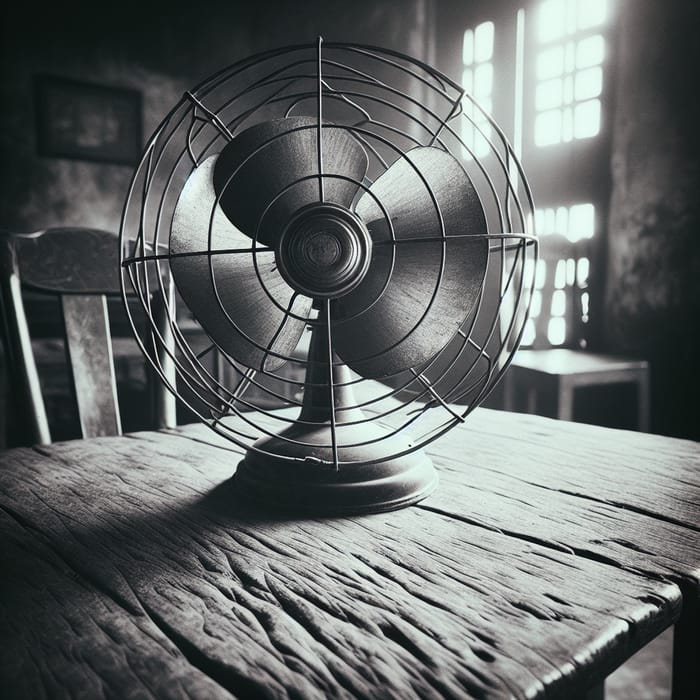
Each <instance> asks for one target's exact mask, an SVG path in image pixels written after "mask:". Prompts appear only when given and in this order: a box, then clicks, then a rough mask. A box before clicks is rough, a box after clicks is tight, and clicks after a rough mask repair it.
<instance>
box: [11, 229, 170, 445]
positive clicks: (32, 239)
mask: <svg viewBox="0 0 700 700" xmlns="http://www.w3.org/2000/svg"><path fill="white" fill-rule="evenodd" d="M119 278H120V275H119V239H118V236H117V235H116V234H114V233H112V232H109V231H102V230H98V229H89V228H52V229H46V230H44V231H38V232H35V233H30V234H11V233H0V307H1V310H2V317H3V337H4V340H5V354H6V358H7V365H8V370H9V371H8V375H9V376H8V379H9V385H10V396H11V400H12V404H11V405H10V407H9V409H10V411H11V412H12V416H11V417H12V419H13V422H14V424H15V430H16V431H19V432H23V433H24V435H22V436H8V437H9V438H10V440H9V441H11V442H15V443H19V444H21V443H25V444H31V443H39V444H47V443H49V442H51V433H50V430H49V424H48V420H47V414H46V409H45V405H44V401H43V398H42V393H41V387H40V384H39V375H38V372H37V366H36V361H35V357H34V353H33V350H32V343H31V339H30V335H29V326H28V323H27V317H26V312H25V305H24V301H23V290H27V289H31V290H33V291H35V292H40V293H45V294H49V295H53V296H57V297H58V298H59V299H60V304H61V309H62V314H63V327H64V331H65V346H66V351H67V359H68V365H69V369H70V373H71V378H72V382H71V384H72V388H73V390H74V395H75V401H76V404H77V407H78V416H79V422H80V429H81V433H82V436H83V437H96V436H100V435H120V434H121V417H120V413H119V404H118V400H117V389H116V377H115V369H114V362H113V356H112V343H111V337H110V327H109V319H108V312H107V301H106V297H107V296H112V295H119V294H120V293H121V292H120V282H119ZM167 299H168V302H167V303H161V306H160V307H159V311H158V314H157V317H158V326H159V332H161V334H162V335H163V337H164V338H167V339H169V342H170V349H171V348H172V343H171V338H172V334H171V332H170V324H169V323H168V322H167V321H168V314H172V313H174V309H173V303H174V294H173V290H172V281H170V282H169V289H168V291H167ZM153 301H154V304H155V303H157V302H158V300H157V299H156V296H155V295H154V300H153ZM161 301H162V296H161ZM163 307H167V308H163ZM154 353H155V351H154ZM154 358H155V359H156V361H157V362H158V363H160V367H161V369H163V371H164V372H165V374H166V376H168V377H169V378H171V381H172V382H173V384H174V364H173V361H172V355H170V354H169V353H168V352H163V351H161V352H160V353H159V354H158V355H155V354H154ZM156 386H157V387H158V389H157V390H156V391H157V392H158V394H159V395H157V396H156V397H154V398H155V402H154V413H155V415H154V423H155V425H156V426H157V427H171V426H174V425H175V399H174V397H173V396H172V394H170V392H168V391H167V390H166V389H165V387H164V386H163V384H162V383H160V382H157V383H156ZM13 437H14V440H13Z"/></svg>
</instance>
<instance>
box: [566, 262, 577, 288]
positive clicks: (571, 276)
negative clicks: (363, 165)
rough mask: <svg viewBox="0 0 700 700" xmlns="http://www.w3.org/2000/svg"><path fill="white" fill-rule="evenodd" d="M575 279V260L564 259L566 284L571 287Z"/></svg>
mask: <svg viewBox="0 0 700 700" xmlns="http://www.w3.org/2000/svg"><path fill="white" fill-rule="evenodd" d="M575 281H576V261H575V260H574V259H573V258H569V259H568V260H567V261H566V286H567V287H573V286H574V282H575Z"/></svg>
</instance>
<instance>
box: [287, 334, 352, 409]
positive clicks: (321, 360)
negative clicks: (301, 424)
mask: <svg viewBox="0 0 700 700" xmlns="http://www.w3.org/2000/svg"><path fill="white" fill-rule="evenodd" d="M332 376H333V392H332V393H331V384H330V377H331V372H329V368H328V344H327V341H326V338H325V333H324V329H323V328H322V327H321V326H315V327H314V329H313V332H312V334H311V341H310V343H309V355H308V362H307V369H306V379H305V381H304V398H303V401H302V406H301V413H300V414H299V420H300V421H307V422H309V423H328V422H330V421H331V417H332V415H333V411H335V418H336V420H338V421H340V420H342V421H351V420H362V419H363V418H364V414H363V413H362V411H361V410H360V409H359V408H357V401H356V400H355V396H354V394H353V390H352V384H350V382H352V381H353V379H352V374H351V373H350V370H349V369H348V367H347V366H346V365H344V364H343V363H342V362H341V360H340V358H339V357H338V356H337V355H335V354H334V355H333V367H332Z"/></svg>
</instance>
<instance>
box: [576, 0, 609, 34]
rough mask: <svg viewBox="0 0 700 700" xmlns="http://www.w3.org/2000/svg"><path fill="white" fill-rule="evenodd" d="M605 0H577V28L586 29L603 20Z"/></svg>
mask: <svg viewBox="0 0 700 700" xmlns="http://www.w3.org/2000/svg"><path fill="white" fill-rule="evenodd" d="M605 5H606V2H605V0H578V18H577V19H578V22H577V24H578V28H579V29H587V28H588V27H595V26H596V25H598V24H602V23H603V22H605V15H606V7H605Z"/></svg>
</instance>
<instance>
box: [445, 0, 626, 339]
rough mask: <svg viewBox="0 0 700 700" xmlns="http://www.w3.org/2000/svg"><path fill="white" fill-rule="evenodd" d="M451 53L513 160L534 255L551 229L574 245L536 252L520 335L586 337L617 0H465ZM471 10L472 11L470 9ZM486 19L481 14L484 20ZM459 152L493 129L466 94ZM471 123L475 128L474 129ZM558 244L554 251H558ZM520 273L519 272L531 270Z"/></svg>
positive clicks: (479, 153) (479, 147)
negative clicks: (519, 167) (527, 192)
mask: <svg viewBox="0 0 700 700" xmlns="http://www.w3.org/2000/svg"><path fill="white" fill-rule="evenodd" d="M468 5H469V8H468V9H465V14H464V17H465V20H464V24H463V26H464V27H469V28H468V29H467V30H466V31H464V32H463V33H462V32H459V34H458V36H460V38H461V40H462V47H461V48H462V55H461V62H460V56H459V54H458V53H457V54H456V55H455V56H454V61H455V64H456V65H455V69H457V70H459V69H461V71H462V85H463V87H464V89H465V92H466V93H467V94H469V95H470V96H471V97H472V98H473V100H474V101H475V102H476V103H477V104H479V105H480V106H481V107H482V108H483V109H484V111H486V112H487V113H488V114H489V115H490V116H493V118H494V119H495V120H496V122H497V123H498V125H499V127H501V128H502V129H503V130H504V132H505V133H506V136H507V137H508V138H509V140H510V142H511V144H512V145H513V148H514V152H515V154H516V155H517V157H518V158H519V159H520V160H521V161H522V163H523V167H524V170H525V174H526V176H527V179H528V182H529V184H530V186H531V188H532V192H533V196H534V201H535V204H536V209H535V221H534V222H533V223H534V225H535V230H536V231H537V233H538V234H539V236H540V237H541V245H542V251H543V257H545V255H544V251H545V246H547V244H548V243H547V238H548V235H549V234H554V233H558V234H561V235H563V236H564V237H565V238H567V239H568V241H570V242H571V243H572V244H575V245H572V248H571V251H566V250H565V249H564V248H565V247H562V250H561V251H559V243H558V242H555V241H554V240H553V239H550V241H551V242H552V245H553V246H554V248H550V249H549V250H550V251H551V250H557V251H558V252H556V253H552V252H549V254H548V255H546V257H547V260H540V261H539V263H538V266H537V268H536V269H533V270H531V271H530V272H531V273H532V272H534V273H536V274H535V290H534V294H533V298H532V304H531V318H530V320H529V321H528V323H527V326H526V328H525V329H524V336H523V338H522V344H523V345H524V346H526V347H527V346H530V347H536V348H543V347H548V346H563V345H572V346H576V347H585V346H586V344H590V342H594V341H595V340H596V337H597V334H599V333H600V332H601V329H600V327H599V325H598V324H599V319H600V318H601V314H600V306H601V305H602V303H603V302H602V299H601V295H600V293H598V290H597V289H595V288H593V289H591V288H590V287H589V271H590V272H591V274H592V275H593V278H594V279H600V276H599V272H598V269H599V266H598V264H597V260H596V259H595V258H594V256H596V255H597V254H598V251H600V250H601V249H602V248H601V246H600V245H599V243H598V241H597V238H599V237H600V236H601V235H605V233H606V232H605V230H604V225H605V221H606V220H607V212H608V206H609V189H608V188H607V186H606V184H605V183H606V178H608V177H609V171H610V111H609V104H610V96H611V94H612V88H613V84H612V83H613V76H612V74H611V73H609V70H610V66H612V64H613V61H612V60H611V59H612V58H613V57H612V53H613V51H614V50H615V44H614V42H613V41H612V40H611V30H612V28H613V23H614V20H615V17H616V6H617V2H616V0H521V1H520V2H517V3H516V2H513V3H493V2H488V0H474V2H472V3H468ZM470 19H471V21H470ZM482 19H488V20H489V21H483V22H482V21H481V20H482ZM463 107H464V112H465V114H466V115H467V116H468V117H471V118H472V119H473V124H469V123H468V122H467V120H465V123H464V125H463V131H462V137H463V140H464V143H465V146H466V149H465V157H470V155H473V156H474V157H475V158H482V157H484V156H485V155H486V154H488V153H489V152H490V147H489V144H488V141H487V140H486V138H488V137H493V134H494V133H495V132H493V130H492V128H491V126H490V125H489V123H488V120H487V119H486V117H484V116H483V115H481V114H480V113H479V111H478V110H477V109H475V108H473V107H472V103H471V100H470V99H469V98H466V97H465V100H464V104H463ZM479 129H481V130H483V135H480V133H479ZM557 256H561V259H559V258H558V257H557ZM524 276H525V278H526V279H528V273H527V272H525V273H524Z"/></svg>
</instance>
